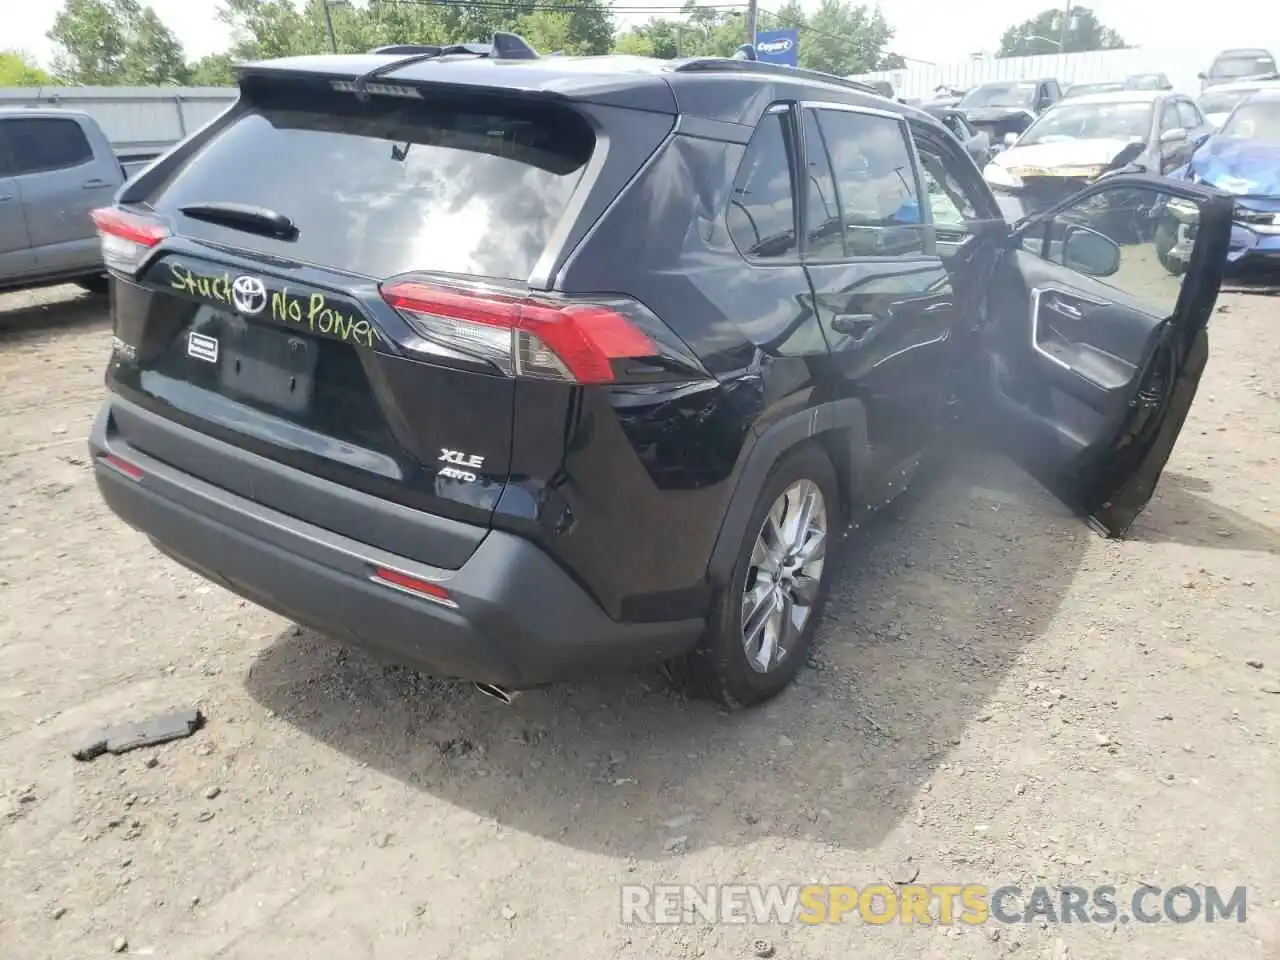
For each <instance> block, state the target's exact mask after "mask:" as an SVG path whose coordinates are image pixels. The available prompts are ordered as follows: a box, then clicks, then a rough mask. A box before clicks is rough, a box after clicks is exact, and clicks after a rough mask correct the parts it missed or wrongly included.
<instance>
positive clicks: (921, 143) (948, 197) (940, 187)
mask: <svg viewBox="0 0 1280 960" xmlns="http://www.w3.org/2000/svg"><path fill="white" fill-rule="evenodd" d="M915 141H916V152H917V153H918V154H919V155H920V179H921V181H922V182H923V184H924V192H925V197H926V199H927V201H928V204H929V210H930V212H931V213H932V214H933V222H934V223H935V224H936V225H937V226H938V227H939V228H946V227H952V228H955V227H961V228H963V227H964V225H965V224H966V223H967V222H968V221H970V220H976V219H978V208H977V205H976V204H975V203H974V202H973V200H972V199H971V198H970V197H969V196H968V195H967V193H966V191H965V188H964V186H963V185H961V183H960V181H959V180H957V179H956V177H955V175H954V174H952V173H951V172H950V171H949V170H948V169H947V158H946V155H945V154H944V153H943V152H942V150H941V149H940V148H938V147H935V146H934V145H933V144H931V143H930V142H929V141H928V140H925V139H923V138H921V137H916V138H915ZM940 239H941V238H940Z"/></svg>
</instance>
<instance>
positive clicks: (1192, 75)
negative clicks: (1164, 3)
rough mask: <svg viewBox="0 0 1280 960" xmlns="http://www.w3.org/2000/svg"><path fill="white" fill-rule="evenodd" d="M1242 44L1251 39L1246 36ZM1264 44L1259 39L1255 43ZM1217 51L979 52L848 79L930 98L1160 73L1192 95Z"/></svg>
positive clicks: (1207, 48) (1184, 48) (1151, 48)
mask: <svg viewBox="0 0 1280 960" xmlns="http://www.w3.org/2000/svg"><path fill="white" fill-rule="evenodd" d="M1245 43H1257V41H1256V40H1246V41H1244V42H1242V44H1241V45H1242V46H1243V45H1244V44H1245ZM1261 45H1262V46H1266V44H1265V43H1263V44H1261ZM1218 52H1219V51H1218V50H1217V49H1215V48H1212V47H1205V48H1201V47H1197V46H1194V45H1191V46H1187V47H1181V48H1178V49H1161V48H1155V47H1134V48H1132V49H1129V50H1095V51H1091V52H1088V53H1068V54H1049V55H1046V56H1037V57H1004V58H996V57H992V56H981V57H975V58H970V59H968V60H961V61H955V62H952V63H942V64H936V65H930V66H920V67H911V68H910V69H906V70H882V71H880V72H877V73H863V74H858V75H856V76H855V77H853V78H852V79H854V80H862V81H864V82H865V81H871V80H887V81H888V82H889V83H891V84H892V85H893V88H894V91H895V92H896V93H897V95H898V96H900V97H930V96H932V95H933V92H934V90H936V89H937V88H938V87H939V86H943V85H945V86H949V87H956V88H959V89H962V90H967V89H969V88H970V87H973V86H976V85H977V84H979V83H985V82H986V81H988V80H1037V79H1040V78H1042V77H1054V78H1056V79H1057V80H1058V81H1059V82H1060V83H1062V84H1063V85H1064V86H1065V85H1067V84H1072V83H1093V82H1098V81H1105V80H1123V79H1124V78H1125V77H1126V76H1127V75H1129V74H1133V73H1164V74H1166V75H1168V77H1169V81H1170V82H1171V83H1172V84H1173V86H1174V88H1175V89H1176V90H1179V91H1181V92H1182V93H1189V94H1193V95H1194V94H1198V93H1199V92H1200V81H1199V79H1198V77H1197V74H1198V73H1199V72H1200V71H1201V70H1206V69H1208V67H1209V64H1210V63H1211V62H1212V61H1213V58H1214V56H1215V55H1216V54H1217V53H1218Z"/></svg>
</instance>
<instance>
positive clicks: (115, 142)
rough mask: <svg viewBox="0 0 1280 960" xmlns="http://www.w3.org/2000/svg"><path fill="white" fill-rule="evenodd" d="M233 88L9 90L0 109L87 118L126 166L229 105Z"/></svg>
mask: <svg viewBox="0 0 1280 960" xmlns="http://www.w3.org/2000/svg"><path fill="white" fill-rule="evenodd" d="M237 93H238V91H237V90H236V89H235V88H234V87H11V88H0V107H42V108H47V107H62V108H65V109H68V110H79V111H81V112H83V113H87V114H89V116H91V117H93V119H94V120H96V121H97V122H98V125H99V126H100V127H102V129H103V131H104V132H105V133H106V135H107V139H109V140H110V141H111V145H112V147H114V148H115V151H116V153H117V154H118V155H119V156H120V158H121V159H122V160H124V161H125V164H126V166H128V165H129V164H130V162H133V163H137V162H139V161H144V160H147V159H149V158H151V157H154V156H156V155H158V154H160V153H163V152H164V151H165V150H167V149H168V148H169V147H171V146H173V144H175V143H177V142H178V141H179V140H181V139H183V138H184V137H185V136H186V135H187V134H189V133H191V132H193V131H195V130H198V129H199V128H200V127H202V126H204V125H205V124H206V123H208V122H209V121H210V120H212V119H213V118H214V117H216V116H218V114H220V113H222V111H224V110H225V109H227V107H229V106H230V105H231V104H232V102H234V100H235V98H236V96H237Z"/></svg>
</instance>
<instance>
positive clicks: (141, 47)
mask: <svg viewBox="0 0 1280 960" xmlns="http://www.w3.org/2000/svg"><path fill="white" fill-rule="evenodd" d="M189 72H190V71H189V70H188V68H187V60H186V57H185V56H184V55H183V52H182V44H181V43H179V42H178V38H177V37H176V36H174V35H173V31H172V30H170V29H169V28H168V27H166V26H165V25H164V21H163V20H161V19H160V17H159V16H157V15H156V12H155V11H154V10H152V9H151V8H150V7H146V8H145V9H143V11H142V12H141V13H140V14H139V15H138V16H137V17H136V18H135V19H134V20H133V22H132V23H130V24H129V40H128V45H127V47H126V49H125V55H124V60H123V61H122V62H121V64H120V81H121V82H122V83H127V84H131V85H133V86H139V87H147V86H159V85H162V84H167V83H179V84H181V83H186V82H187V81H188V79H189Z"/></svg>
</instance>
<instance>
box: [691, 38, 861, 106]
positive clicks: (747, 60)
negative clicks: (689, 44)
mask: <svg viewBox="0 0 1280 960" xmlns="http://www.w3.org/2000/svg"><path fill="white" fill-rule="evenodd" d="M747 48H751V44H749V43H744V44H743V45H742V46H741V47H739V48H738V53H736V54H734V55H733V56H732V57H693V58H691V59H689V60H683V61H681V62H679V63H677V64H676V65H675V66H674V67H673V68H672V69H673V70H675V71H677V72H679V73H700V72H706V73H715V72H716V71H725V72H728V71H739V72H742V73H769V74H774V75H776V76H786V77H800V78H802V79H804V80H818V81H820V82H822V83H833V84H835V85H836V86H838V87H848V88H849V89H850V90H857V91H858V92H859V93H869V94H871V95H872V96H873V97H882V96H884V94H882V93H881V92H880V91H879V90H877V89H876V88H875V87H873V86H871V85H870V84H868V83H862V82H861V81H859V80H847V79H845V78H844V77H839V76H836V75H835V74H834V73H824V72H822V71H821V70H809V69H806V68H805V67H789V66H787V65H786V64H783V63H766V62H765V61H763V60H757V59H755V49H754V48H751V52H750V53H749V54H747V53H745V51H746V50H747ZM738 54H744V55H743V56H741V57H739V56H738Z"/></svg>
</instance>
